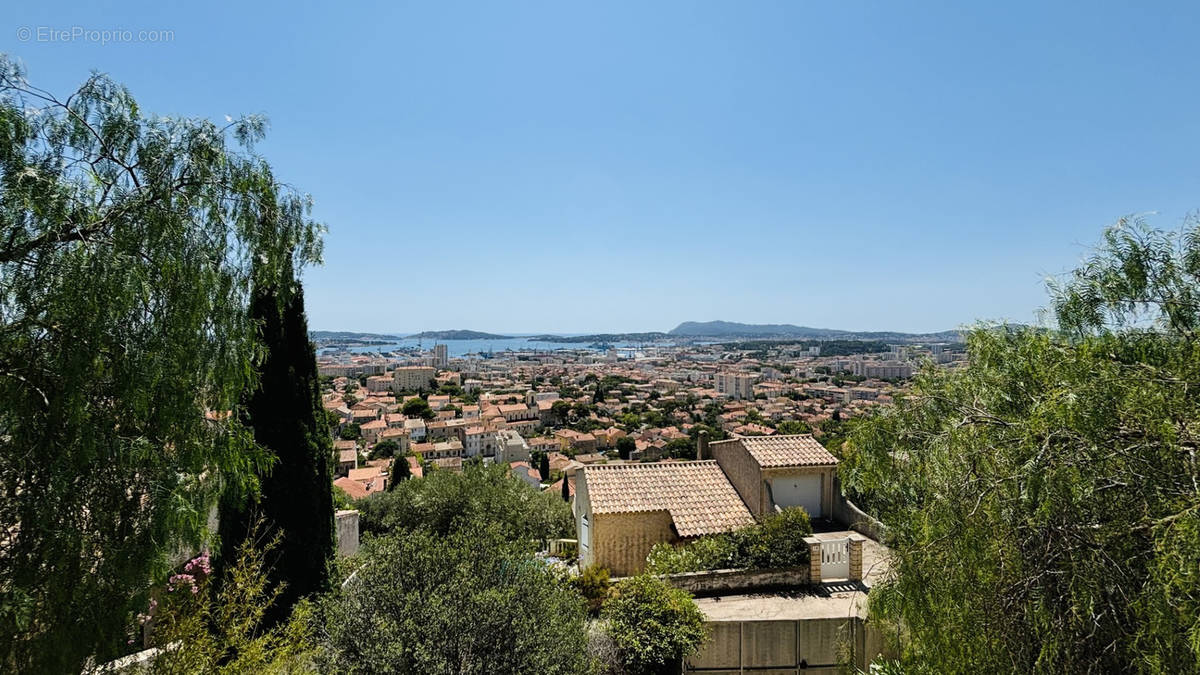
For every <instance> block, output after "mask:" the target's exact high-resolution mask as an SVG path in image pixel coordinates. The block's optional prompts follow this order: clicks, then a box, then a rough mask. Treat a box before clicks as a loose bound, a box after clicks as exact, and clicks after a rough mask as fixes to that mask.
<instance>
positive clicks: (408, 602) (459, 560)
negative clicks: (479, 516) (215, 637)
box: [322, 481, 591, 675]
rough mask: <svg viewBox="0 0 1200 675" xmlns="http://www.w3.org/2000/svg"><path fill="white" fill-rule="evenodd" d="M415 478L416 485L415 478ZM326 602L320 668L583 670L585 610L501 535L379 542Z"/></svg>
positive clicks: (399, 537) (421, 534)
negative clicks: (343, 584) (343, 587)
mask: <svg viewBox="0 0 1200 675" xmlns="http://www.w3.org/2000/svg"><path fill="white" fill-rule="evenodd" d="M409 482H410V483H412V482H419V481H409ZM363 562H364V564H363V566H362V567H361V568H360V569H359V570H358V573H357V574H356V575H355V578H354V579H353V580H352V581H350V582H349V583H348V584H347V586H346V588H345V589H344V590H343V591H341V592H340V593H338V594H336V595H335V596H333V597H332V598H330V599H329V600H328V602H327V603H326V605H325V606H324V608H323V609H324V617H325V631H324V634H325V644H326V651H325V653H324V659H325V660H326V662H325V663H323V664H322V666H323V667H324V669H326V670H330V671H336V672H345V673H382V672H392V673H450V672H453V673H464V674H470V673H478V674H480V675H483V674H490V673H562V674H564V675H566V674H572V675H573V674H574V673H586V672H588V671H589V670H590V669H591V664H590V663H589V662H588V659H587V651H586V650H587V644H586V633H585V625H586V624H585V619H586V611H585V609H584V604H583V602H582V600H581V599H580V597H579V595H578V594H577V593H575V591H574V590H572V589H571V587H570V585H569V584H568V582H567V580H566V579H565V578H564V572H561V571H558V570H557V569H556V568H554V567H551V566H549V565H547V564H546V563H544V562H542V561H538V560H536V559H534V558H532V556H531V550H530V549H529V548H528V547H527V546H522V545H521V543H520V542H516V541H513V540H512V539H510V538H508V537H507V536H505V535H504V534H503V533H502V532H500V531H498V530H494V529H492V530H486V529H480V528H477V527H474V526H473V527H469V528H467V529H464V530H461V531H457V532H455V533H453V534H451V535H450V536H448V537H443V536H440V535H438V534H435V533H433V532H429V531H420V530H418V531H410V532H403V533H399V534H396V535H392V536H386V537H383V538H379V539H375V540H373V541H372V542H370V544H369V546H368V548H367V551H366V552H365V554H364V555H363Z"/></svg>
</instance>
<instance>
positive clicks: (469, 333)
mask: <svg viewBox="0 0 1200 675" xmlns="http://www.w3.org/2000/svg"><path fill="white" fill-rule="evenodd" d="M408 337H409V338H410V339H417V338H419V339H421V340H511V339H512V336H511V335H495V334H493V333H481V332H479V331H477V330H463V329H461V328H460V329H458V330H427V331H425V332H424V333H417V334H416V335H409V336H408Z"/></svg>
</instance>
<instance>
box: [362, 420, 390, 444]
mask: <svg viewBox="0 0 1200 675" xmlns="http://www.w3.org/2000/svg"><path fill="white" fill-rule="evenodd" d="M387 428H388V425H387V422H384V421H383V420H381V419H373V420H371V421H370V422H367V423H366V424H362V425H360V426H359V429H360V430H361V431H362V437H363V439H364V440H366V441H367V442H368V443H377V442H378V441H379V434H380V433H382V432H383V430H384V429H387Z"/></svg>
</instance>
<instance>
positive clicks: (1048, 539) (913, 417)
mask: <svg viewBox="0 0 1200 675" xmlns="http://www.w3.org/2000/svg"><path fill="white" fill-rule="evenodd" d="M1051 290H1052V298H1053V302H1052V307H1053V316H1054V317H1055V318H1056V319H1057V322H1058V326H1059V327H1060V328H1061V329H1062V332H1058V331H1054V330H1050V329H1039V328H1029V327H1013V326H993V327H987V326H982V327H979V328H977V329H975V330H973V331H972V332H971V334H970V335H969V336H968V341H967V345H968V353H969V364H968V365H967V366H966V367H965V368H957V369H951V370H932V369H931V370H928V371H925V372H923V373H921V374H920V375H919V376H918V377H917V378H916V380H915V382H914V384H913V386H912V388H911V390H910V392H909V393H908V395H906V396H904V397H902V398H900V399H899V400H898V405H897V406H895V407H894V408H891V409H888V410H885V411H882V412H881V413H879V414H878V415H877V416H875V417H873V418H870V419H868V420H866V421H865V422H864V423H862V424H860V425H859V426H858V427H857V428H856V429H855V430H854V432H853V435H852V442H850V443H847V446H846V448H845V453H844V454H845V456H846V459H845V461H843V463H842V466H841V473H842V478H843V481H844V482H845V484H846V485H847V486H849V487H851V488H852V489H854V490H856V491H857V492H859V493H863V494H865V495H867V496H869V497H870V504H871V507H870V508H871V509H872V510H873V511H875V513H876V515H878V516H879V517H880V519H881V520H882V521H883V522H884V524H885V525H886V526H887V528H888V532H889V537H890V542H889V543H890V544H891V545H892V563H891V564H892V570H893V577H894V578H893V579H892V580H891V581H890V582H889V583H887V584H885V585H882V586H879V587H876V588H875V589H873V590H872V593H871V596H872V600H871V611H872V613H873V614H874V615H875V616H876V617H877V618H878V619H880V620H882V622H884V623H885V624H891V625H892V626H894V627H895V628H896V629H898V630H897V631H896V632H895V635H896V636H903V640H897V645H898V647H899V648H900V655H901V658H902V660H903V662H904V663H905V664H908V665H910V666H912V665H920V666H922V667H925V668H928V669H930V670H934V671H938V672H994V671H1018V672H1117V671H1125V670H1138V671H1145V672H1195V671H1196V670H1197V668H1198V666H1197V664H1198V663H1200V590H1198V589H1200V584H1198V583H1197V570H1198V569H1200V494H1198V491H1197V480H1198V478H1200V471H1198V467H1197V456H1196V449H1197V441H1198V439H1197V429H1198V428H1197V426H1196V420H1197V419H1200V398H1198V397H1197V396H1196V393H1195V391H1196V389H1195V383H1196V382H1198V381H1200V344H1198V343H1197V339H1196V328H1197V313H1196V311H1197V308H1196V302H1197V298H1198V297H1200V293H1198V291H1200V228H1197V226H1196V223H1195V222H1194V221H1193V222H1190V223H1189V224H1188V226H1187V227H1186V228H1185V229H1184V231H1183V232H1181V233H1177V234H1168V233H1162V232H1155V231H1151V230H1148V229H1147V228H1146V227H1145V226H1144V225H1143V224H1141V223H1137V222H1129V221H1123V222H1122V223H1120V224H1119V225H1118V226H1116V227H1114V228H1112V229H1110V230H1108V231H1107V232H1106V233H1105V236H1104V243H1103V245H1102V246H1101V248H1100V249H1099V250H1098V251H1097V253H1096V255H1095V256H1094V257H1093V258H1092V259H1091V260H1089V261H1087V262H1086V263H1085V264H1084V265H1083V266H1082V267H1081V268H1080V269H1079V270H1076V271H1075V272H1074V273H1073V274H1071V275H1069V276H1068V277H1067V278H1066V279H1064V280H1062V281H1060V282H1058V283H1056V284H1054V285H1052V288H1051Z"/></svg>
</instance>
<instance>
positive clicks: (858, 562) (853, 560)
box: [848, 532, 867, 581]
mask: <svg viewBox="0 0 1200 675" xmlns="http://www.w3.org/2000/svg"><path fill="white" fill-rule="evenodd" d="M848 538H849V539H850V579H852V580H854V581H861V580H862V575H863V559H862V558H863V556H862V552H863V542H864V541H866V540H867V538H866V537H864V536H862V535H861V534H859V533H857V532H851V533H850V536H849V537H848Z"/></svg>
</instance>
